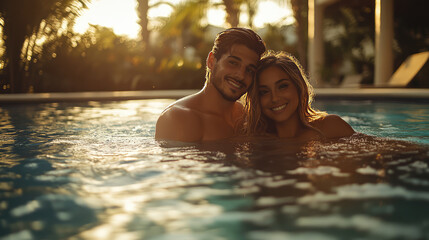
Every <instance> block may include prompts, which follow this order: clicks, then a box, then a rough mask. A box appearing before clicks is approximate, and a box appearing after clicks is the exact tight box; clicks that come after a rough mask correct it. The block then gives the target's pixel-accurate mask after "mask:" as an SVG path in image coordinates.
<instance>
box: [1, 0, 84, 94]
mask: <svg viewBox="0 0 429 240" xmlns="http://www.w3.org/2000/svg"><path fill="white" fill-rule="evenodd" d="M89 1H90V0H15V1H1V2H0V18H1V20H3V26H2V31H3V32H2V33H3V35H2V36H3V42H4V47H5V52H4V55H3V56H2V58H3V59H4V62H5V67H4V69H3V70H4V74H5V76H6V78H7V79H8V81H7V84H9V85H10V92H26V91H27V89H26V86H25V82H24V74H23V72H24V71H25V70H24V65H23V59H22V58H21V55H22V54H23V46H24V43H25V41H26V40H28V41H29V42H30V40H29V38H31V37H32V36H33V35H34V34H36V36H38V34H39V33H42V34H44V32H42V31H45V30H47V28H48V30H49V31H50V32H51V33H52V32H55V31H58V28H55V24H54V23H60V22H63V20H68V21H72V20H73V18H75V17H76V16H77V15H78V14H79V11H81V10H82V9H83V8H86V6H87V3H89ZM42 22H44V24H46V27H47V28H45V27H42V28H41V23H42ZM57 26H58V24H57ZM33 41H35V39H34V40H33ZM28 44H30V43H28ZM28 46H29V45H28ZM33 46H34V45H33ZM28 49H29V48H26V49H25V51H27V52H25V53H24V55H26V54H28Z"/></svg>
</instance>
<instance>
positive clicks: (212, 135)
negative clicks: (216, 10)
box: [155, 28, 265, 142]
mask: <svg viewBox="0 0 429 240" xmlns="http://www.w3.org/2000/svg"><path fill="white" fill-rule="evenodd" d="M264 52H265V44H264V42H263V41H262V39H261V37H259V36H258V35H257V34H256V33H255V32H253V31H252V30H250V29H245V28H230V29H227V30H225V31H222V32H220V33H219V34H218V35H217V36H216V39H215V42H214V45H213V48H212V51H211V52H210V53H209V55H208V57H207V70H206V71H207V72H206V83H205V85H204V87H203V89H202V90H201V91H199V92H198V93H196V94H193V95H190V96H187V97H184V98H182V99H179V100H178V101H176V102H175V103H173V104H171V105H170V106H168V107H167V108H166V109H165V110H164V111H163V112H162V113H161V116H160V117H159V118H158V121H157V123H156V133H155V138H156V139H158V140H175V141H182V142H198V141H210V140H217V139H223V138H228V137H231V136H233V135H234V130H235V128H236V127H237V125H238V124H239V122H240V120H241V119H242V115H243V106H242V105H241V104H240V103H238V102H237V100H238V99H239V98H240V97H241V96H242V95H243V94H244V93H246V91H247V89H248V88H249V86H250V85H251V84H252V82H253V75H254V72H255V69H256V65H257V63H258V61H259V59H260V57H261V55H262V54H263V53H264Z"/></svg>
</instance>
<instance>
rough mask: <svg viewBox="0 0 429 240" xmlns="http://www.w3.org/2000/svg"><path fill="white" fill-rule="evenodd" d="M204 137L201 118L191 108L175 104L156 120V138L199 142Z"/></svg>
mask: <svg viewBox="0 0 429 240" xmlns="http://www.w3.org/2000/svg"><path fill="white" fill-rule="evenodd" d="M202 137H203V128H202V123H201V119H200V117H199V116H198V115H197V114H196V113H195V112H193V111H192V110H189V109H185V108H181V107H174V106H173V107H171V108H169V109H167V110H165V111H164V112H163V113H162V114H161V116H159V118H158V121H157V122H156V130H155V139H156V140H174V141H181V142H198V141H200V140H201V139H202Z"/></svg>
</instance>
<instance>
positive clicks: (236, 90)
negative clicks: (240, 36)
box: [208, 44, 259, 101]
mask: <svg viewBox="0 0 429 240" xmlns="http://www.w3.org/2000/svg"><path fill="white" fill-rule="evenodd" d="M210 58H211V59H210ZM209 61H212V62H211V63H210V62H209V64H208V66H209V68H210V69H211V74H210V82H211V84H213V85H214V86H215V88H216V89H217V90H218V91H219V93H220V94H221V95H222V96H223V97H224V98H225V99H226V100H228V101H236V100H238V99H239V98H240V97H241V96H242V95H243V94H244V93H246V91H247V89H248V88H249V86H250V85H251V84H252V81H253V75H254V73H255V69H256V64H257V63H258V61H259V56H258V54H257V53H256V52H255V51H253V50H251V49H249V48H247V47H246V46H244V45H241V44H236V45H233V46H232V47H231V49H230V51H229V52H226V53H225V54H223V55H222V56H221V58H220V59H216V58H215V57H214V56H213V54H211V56H209Z"/></svg>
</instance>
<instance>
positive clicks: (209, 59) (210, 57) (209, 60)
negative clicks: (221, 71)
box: [207, 52, 216, 70]
mask: <svg viewBox="0 0 429 240" xmlns="http://www.w3.org/2000/svg"><path fill="white" fill-rule="evenodd" d="M215 64H216V58H215V56H214V54H213V52H209V55H208V56H207V67H208V68H209V69H210V70H212V69H213V67H214V65H215Z"/></svg>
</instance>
